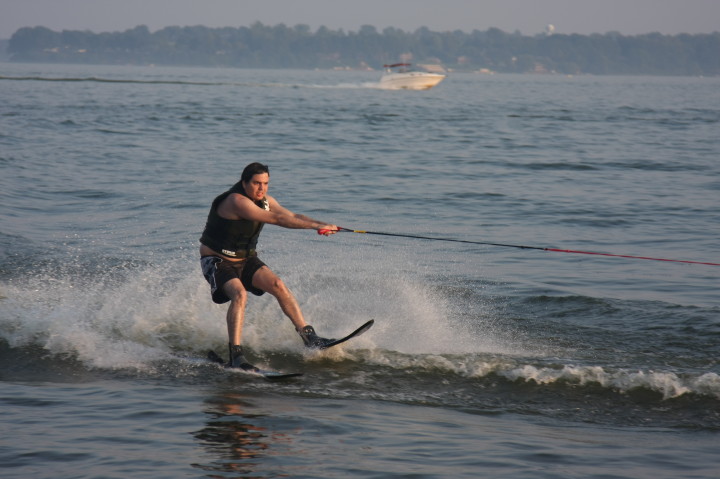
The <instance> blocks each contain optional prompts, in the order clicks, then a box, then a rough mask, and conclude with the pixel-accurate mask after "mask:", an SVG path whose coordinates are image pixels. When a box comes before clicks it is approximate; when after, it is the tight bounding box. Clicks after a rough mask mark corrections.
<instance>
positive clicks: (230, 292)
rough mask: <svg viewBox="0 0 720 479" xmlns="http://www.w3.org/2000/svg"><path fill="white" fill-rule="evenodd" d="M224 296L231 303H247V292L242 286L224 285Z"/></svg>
mask: <svg viewBox="0 0 720 479" xmlns="http://www.w3.org/2000/svg"><path fill="white" fill-rule="evenodd" d="M225 294H226V295H227V297H228V298H230V301H232V302H241V303H244V302H246V301H247V291H246V290H245V288H243V287H242V285H239V286H238V285H236V284H231V283H230V282H228V283H225Z"/></svg>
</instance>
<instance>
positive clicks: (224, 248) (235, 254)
mask: <svg viewBox="0 0 720 479" xmlns="http://www.w3.org/2000/svg"><path fill="white" fill-rule="evenodd" d="M232 193H239V194H241V195H243V196H245V197H247V195H246V194H245V190H244V189H243V188H242V185H241V184H240V183H239V182H238V183H237V184H235V185H234V186H233V187H232V188H230V190H228V191H226V192H225V193H222V194H221V195H220V196H218V197H217V198H215V199H214V200H213V202H212V206H211V207H210V213H208V217H207V222H206V223H205V230H204V231H203V233H202V236H201V237H200V242H201V243H202V244H204V245H205V246H207V247H208V248H210V249H212V250H213V251H217V252H218V253H222V254H223V255H225V256H230V257H232V258H247V257H248V256H254V255H255V247H256V246H257V242H258V237H259V236H260V232H261V231H262V229H263V226H264V225H265V223H261V222H260V221H251V220H245V219H241V220H229V219H227V218H223V217H221V216H220V215H218V213H217V209H218V206H219V205H220V203H221V202H222V201H223V200H224V199H225V198H227V197H228V196H230V195H231V194H232ZM254 203H255V204H256V205H257V206H259V207H260V208H262V209H264V210H267V211H270V204H269V203H268V201H267V199H262V200H259V201H254Z"/></svg>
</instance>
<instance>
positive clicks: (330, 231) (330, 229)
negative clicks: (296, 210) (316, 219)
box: [317, 225, 340, 236]
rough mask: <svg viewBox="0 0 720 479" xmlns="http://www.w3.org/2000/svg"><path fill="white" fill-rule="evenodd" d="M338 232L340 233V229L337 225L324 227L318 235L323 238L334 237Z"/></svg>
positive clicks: (319, 230) (318, 230) (319, 229)
mask: <svg viewBox="0 0 720 479" xmlns="http://www.w3.org/2000/svg"><path fill="white" fill-rule="evenodd" d="M338 231H340V228H338V227H337V226H335V225H323V226H321V227H320V228H318V229H317V232H318V234H319V235H323V236H330V235H334V234H335V233H337V232H338Z"/></svg>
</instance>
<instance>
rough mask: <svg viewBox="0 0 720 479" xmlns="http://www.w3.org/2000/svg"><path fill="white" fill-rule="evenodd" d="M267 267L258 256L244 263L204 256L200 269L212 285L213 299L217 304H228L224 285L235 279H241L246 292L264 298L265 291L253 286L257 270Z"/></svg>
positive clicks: (228, 299)
mask: <svg viewBox="0 0 720 479" xmlns="http://www.w3.org/2000/svg"><path fill="white" fill-rule="evenodd" d="M263 266H265V263H263V262H262V261H260V260H259V259H258V257H257V256H250V257H249V258H247V259H246V260H244V261H227V260H224V259H222V258H220V257H219V256H203V257H202V258H200V267H201V268H202V272H203V276H205V279H206V280H207V282H208V283H210V292H211V293H212V299H213V301H214V302H215V303H217V304H222V303H227V302H228V301H230V298H228V297H227V295H226V294H225V291H223V285H224V284H225V283H227V282H228V281H230V280H231V279H234V278H239V279H240V281H241V282H242V285H243V286H244V287H245V289H246V290H248V291H250V292H251V293H252V294H254V295H255V296H262V295H263V294H265V291H263V290H262V289H258V288H256V287H254V286H253V285H252V279H253V276H254V275H255V273H256V272H257V270H259V269H260V268H262V267H263Z"/></svg>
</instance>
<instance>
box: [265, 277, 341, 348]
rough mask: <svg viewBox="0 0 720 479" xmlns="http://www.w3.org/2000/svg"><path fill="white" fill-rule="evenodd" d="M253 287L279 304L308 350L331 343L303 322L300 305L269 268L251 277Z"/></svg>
mask: <svg viewBox="0 0 720 479" xmlns="http://www.w3.org/2000/svg"><path fill="white" fill-rule="evenodd" d="M253 286H254V287H256V288H258V289H261V290H263V291H266V292H268V293H270V294H272V295H273V296H275V298H276V299H277V301H278V304H280V308H281V309H282V311H283V313H285V316H287V317H288V318H290V321H292V323H293V325H294V326H295V329H296V330H297V332H298V333H299V334H300V337H301V338H302V340H303V342H304V343H305V346H307V347H310V348H320V347H322V346H323V345H325V344H327V343H329V342H330V341H332V339H326V338H321V337H319V336H318V335H317V334H316V333H315V329H314V328H313V327H312V326H310V325H308V324H307V323H306V322H305V318H304V317H303V314H302V311H301V310H300V305H299V304H298V302H297V300H296V299H295V296H293V294H292V292H290V290H289V289H288V288H287V286H285V283H284V282H283V280H281V279H280V278H279V277H278V276H277V275H276V274H275V273H273V272H272V271H271V270H270V268H268V267H267V266H263V267H262V268H260V269H259V270H257V272H255V275H254V276H253Z"/></svg>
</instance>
